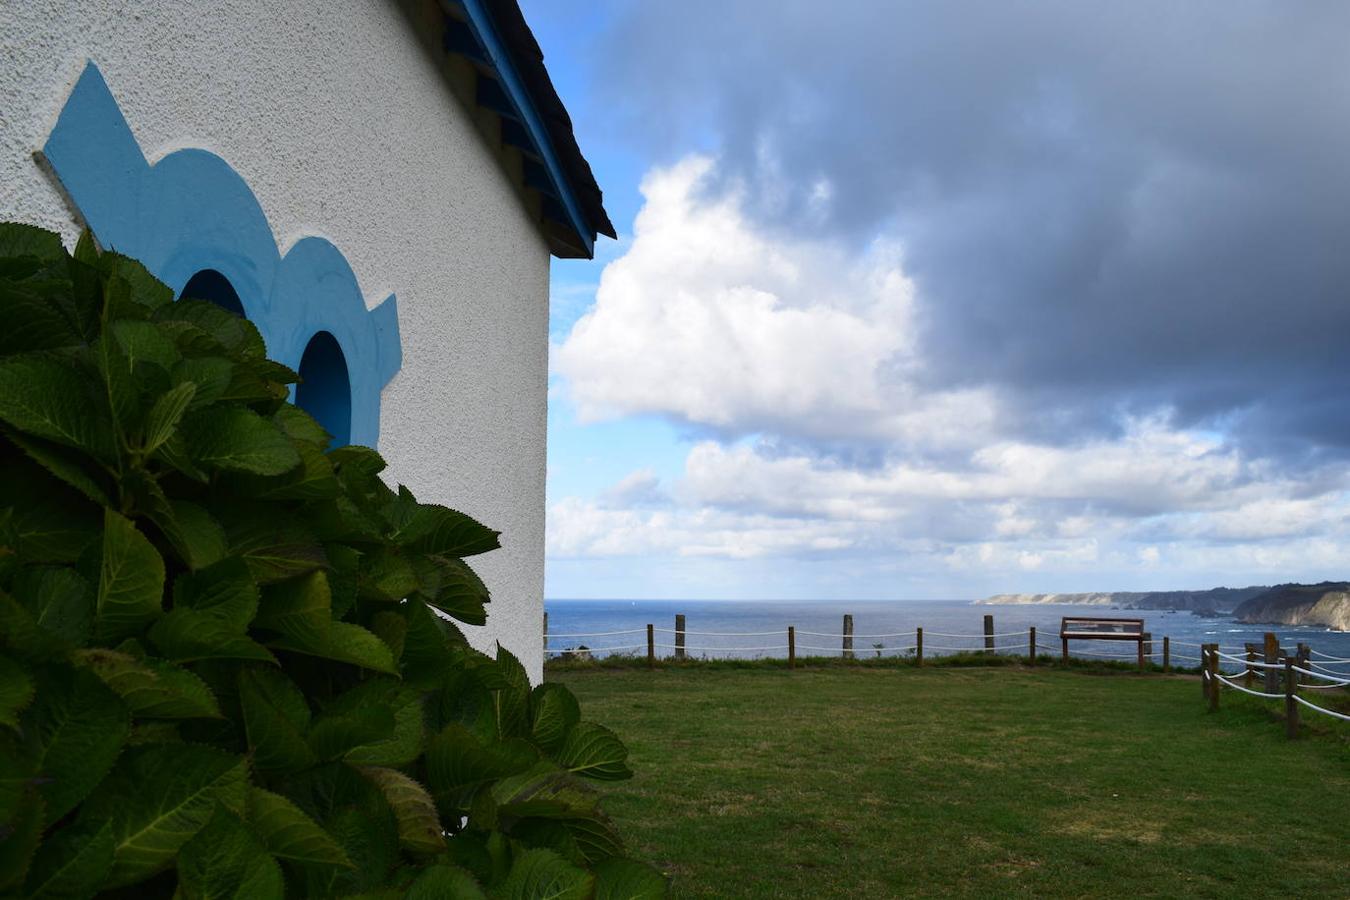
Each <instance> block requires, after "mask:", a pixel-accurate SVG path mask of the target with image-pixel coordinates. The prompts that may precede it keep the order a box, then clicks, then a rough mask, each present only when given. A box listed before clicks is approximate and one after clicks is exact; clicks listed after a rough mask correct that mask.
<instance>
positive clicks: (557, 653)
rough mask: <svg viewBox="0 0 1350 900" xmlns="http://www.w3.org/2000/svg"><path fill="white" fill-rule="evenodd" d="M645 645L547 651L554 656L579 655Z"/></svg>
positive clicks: (637, 647)
mask: <svg viewBox="0 0 1350 900" xmlns="http://www.w3.org/2000/svg"><path fill="white" fill-rule="evenodd" d="M645 649H647V645H645V644H634V645H633V646H587V648H585V649H582V648H566V649H562V650H549V653H552V654H555V656H580V654H583V653H587V654H590V653H621V652H626V650H645Z"/></svg>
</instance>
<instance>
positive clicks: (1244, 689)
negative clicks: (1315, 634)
mask: <svg viewBox="0 0 1350 900" xmlns="http://www.w3.org/2000/svg"><path fill="white" fill-rule="evenodd" d="M1263 652H1264V655H1265V657H1266V660H1265V661H1258V660H1255V659H1253V658H1252V657H1253V656H1255V654H1256V648H1255V646H1254V645H1249V646H1248V647H1247V651H1246V653H1247V655H1246V658H1243V657H1239V656H1236V655H1234V654H1231V653H1225V652H1223V651H1222V650H1220V649H1219V645H1218V644H1204V645H1202V646H1201V648H1200V656H1201V666H1202V668H1201V674H1202V675H1203V677H1202V678H1201V679H1200V682H1201V687H1202V689H1203V690H1204V695H1205V699H1206V701H1207V702H1208V704H1209V709H1210V711H1211V712H1213V711H1215V710H1217V709H1218V708H1219V696H1220V694H1221V693H1222V691H1223V688H1229V689H1230V690H1234V691H1238V692H1239V693H1242V694H1247V695H1249V696H1252V697H1257V698H1259V699H1262V700H1283V701H1284V721H1285V734H1286V735H1287V736H1288V737H1289V738H1291V739H1293V738H1296V737H1298V731H1299V719H1300V710H1303V709H1306V710H1312V711H1313V712H1316V713H1318V714H1320V715H1325V716H1328V717H1330V718H1332V719H1337V720H1340V721H1343V722H1350V714H1347V713H1343V712H1340V711H1339V710H1335V709H1330V708H1328V707H1326V706H1322V705H1319V704H1317V703H1313V702H1312V701H1311V700H1309V699H1307V698H1306V697H1303V696H1300V694H1299V692H1300V691H1302V690H1315V691H1327V690H1332V691H1340V690H1344V689H1346V688H1348V687H1350V677H1338V676H1341V675H1344V674H1345V673H1339V672H1338V673H1336V674H1335V675H1328V674H1326V673H1325V672H1320V671H1318V670H1317V668H1315V666H1317V663H1315V662H1313V661H1312V660H1311V656H1312V655H1313V654H1314V653H1316V652H1317V651H1313V650H1311V648H1309V647H1308V646H1307V645H1306V644H1299V645H1298V648H1297V651H1296V653H1295V654H1291V653H1289V652H1288V651H1287V650H1281V649H1280V647H1279V642H1278V639H1277V638H1276V637H1275V635H1274V634H1267V635H1266V642H1265V645H1264V647H1263ZM1320 655H1322V656H1324V657H1325V656H1326V654H1320ZM1221 660H1222V661H1226V662H1236V663H1241V664H1242V666H1243V669H1242V671H1241V672H1221V671H1219V663H1220V661H1221ZM1258 675H1259V676H1260V677H1262V678H1263V680H1264V683H1263V684H1262V688H1263V689H1262V690H1256V689H1254V688H1253V687H1252V686H1251V685H1252V679H1253V678H1255V677H1257V676H1258ZM1236 678H1245V679H1246V681H1247V684H1245V685H1242V684H1238V683H1237V682H1236V681H1235V680H1234V679H1236ZM1310 679H1316V680H1317V681H1319V682H1322V683H1320V684H1313V683H1310ZM1281 687H1282V688H1283V690H1281Z"/></svg>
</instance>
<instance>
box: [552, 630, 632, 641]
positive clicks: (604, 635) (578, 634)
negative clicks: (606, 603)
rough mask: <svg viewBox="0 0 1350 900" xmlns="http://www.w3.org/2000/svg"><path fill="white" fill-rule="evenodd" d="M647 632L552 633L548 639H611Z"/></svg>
mask: <svg viewBox="0 0 1350 900" xmlns="http://www.w3.org/2000/svg"><path fill="white" fill-rule="evenodd" d="M646 630H647V629H645V628H630V629H628V630H627V631H585V632H575V633H571V634H553V633H550V634H549V636H548V637H549V640H552V639H553V638H578V637H609V636H610V635H614V634H642V632H644V631H646Z"/></svg>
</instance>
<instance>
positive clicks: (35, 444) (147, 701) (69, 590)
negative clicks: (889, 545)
mask: <svg viewBox="0 0 1350 900" xmlns="http://www.w3.org/2000/svg"><path fill="white" fill-rule="evenodd" d="M0 308H2V309H3V310H4V328H3V330H0V457H3V466H4V476H3V478H0V894H6V895H17V896H51V897H58V896H59V897H72V896H74V897H87V896H92V895H95V894H99V893H101V892H111V894H115V895H121V896H136V897H157V896H162V897H170V896H175V897H183V898H194V897H249V898H264V900H265V898H272V897H282V896H285V895H290V896H306V897H324V896H357V895H360V896H364V897H385V896H402V895H405V894H406V896H409V897H423V898H427V897H482V896H494V897H576V898H587V897H596V898H609V897H647V896H661V895H662V894H663V893H664V888H665V886H664V882H663V879H662V878H661V876H660V875H659V874H657V873H656V872H654V871H653V870H651V869H649V868H647V867H646V866H643V865H641V864H639V863H636V862H633V861H631V860H629V859H626V858H625V857H624V856H623V855H622V844H621V842H620V839H619V837H618V835H617V834H615V832H614V830H613V828H612V827H611V825H610V823H609V821H608V819H607V818H606V817H605V816H604V815H603V813H602V812H601V811H600V809H599V807H598V805H597V795H596V793H595V791H594V790H593V789H592V788H591V787H589V786H588V785H587V783H586V780H587V779H589V780H598V781H604V780H610V779H622V778H627V777H629V776H630V775H631V772H630V771H629V769H628V767H627V765H626V764H625V758H626V756H627V751H626V750H625V748H624V747H623V745H622V744H621V743H620V742H619V740H618V739H617V738H616V737H615V736H614V735H613V734H612V733H610V732H609V731H607V730H606V729H605V728H603V727H601V726H599V725H595V724H591V723H586V722H583V721H581V715H580V711H579V709H578V707H577V702H576V700H575V699H574V698H573V696H572V695H571V694H570V693H569V692H568V691H567V689H566V688H563V687H561V686H559V685H543V686H540V687H537V688H534V689H533V690H532V689H531V688H530V684H529V681H528V679H527V678H526V675H525V671H524V669H523V668H522V667H521V665H520V663H519V662H518V661H517V660H516V659H515V657H513V656H512V655H511V654H510V653H508V652H506V651H505V650H502V649H499V650H498V653H497V657H496V658H495V659H492V658H489V657H487V656H485V655H483V654H480V653H477V652H475V651H474V650H472V649H471V648H470V647H469V646H468V645H467V644H466V643H465V641H464V638H463V636H462V635H461V634H460V632H459V631H458V630H457V628H456V627H455V626H454V625H453V624H451V623H450V622H449V621H447V620H446V619H445V618H444V617H442V616H441V615H438V612H439V613H444V614H446V615H448V616H450V617H453V618H454V619H456V620H458V621H460V622H464V623H470V624H482V623H483V622H484V621H485V618H486V616H485V611H484V604H486V603H487V601H488V591H487V588H486V587H485V586H484V585H483V582H482V581H481V580H479V578H478V576H477V575H475V574H474V572H473V570H472V569H471V568H470V567H469V566H468V565H467V564H466V563H465V562H464V557H468V556H473V555H475V554H479V553H483V552H486V551H489V550H492V549H493V548H495V547H497V545H498V544H497V533H496V532H494V531H492V530H490V529H488V528H486V527H484V526H483V525H481V524H479V523H478V522H476V521H474V520H473V519H471V518H469V517H468V516H465V515H463V514H461V513H458V512H455V511H453V510H450V509H447V508H445V507H442V506H435V505H430V504H424V503H418V502H417V501H416V500H415V499H414V498H413V496H412V494H411V493H409V492H408V491H407V489H405V488H400V489H399V490H398V491H393V490H391V489H390V488H388V487H387V486H386V485H385V484H384V482H383V481H382V480H381V479H380V477H379V473H380V471H381V470H382V469H383V468H384V462H383V461H382V460H381V459H380V457H379V455H378V454H376V453H375V451H373V450H370V449H367V448H364V447H341V448H338V449H335V450H332V451H327V446H328V443H329V436H328V435H327V434H326V433H325V432H324V431H323V429H322V428H321V427H319V425H318V424H317V423H316V422H315V420H314V419H312V418H311V417H310V416H308V415H306V414H305V413H304V412H303V411H301V410H300V409H298V408H296V407H295V406H293V405H291V404H290V403H289V402H287V396H288V393H289V391H288V387H287V385H288V384H289V383H291V382H294V381H295V380H296V376H295V374H294V373H293V372H291V371H290V370H288V369H287V368H286V367H284V366H281V365H279V364H277V363H275V362H272V361H270V360H268V359H267V357H266V354H265V352H264V347H263V342H262V339H261V338H260V337H259V335H258V332H257V331H256V330H255V329H254V328H253V327H252V325H250V324H249V323H248V322H247V321H245V320H243V319H240V318H238V317H236V316H234V315H231V314H230V313H227V312H225V311H224V310H221V309H219V308H217V307H215V306H212V305H211V304H208V303H204V302H199V301H192V300H187V301H181V302H174V298H173V295H172V293H171V292H170V291H169V289H168V288H166V287H165V286H164V285H163V284H161V283H159V282H158V281H156V280H155V279H154V278H153V277H151V276H150V275H149V274H148V273H147V272H146V270H145V269H144V268H142V267H141V266H140V265H139V264H137V263H136V262H134V261H132V260H129V259H127V258H125V257H122V256H119V255H117V254H115V253H99V252H98V251H97V250H96V249H95V248H94V245H93V242H92V241H91V240H90V239H89V238H88V237H87V236H86V237H85V238H84V239H82V240H81V241H80V244H79V246H78V247H77V248H76V250H75V253H74V254H73V256H72V255H69V254H67V253H66V251H65V249H64V248H63V247H62V245H61V242H60V240H59V239H58V237H57V236H56V235H54V234H50V233H48V232H44V231H40V230H38V229H34V228H29V227H26V226H15V225H7V226H0Z"/></svg>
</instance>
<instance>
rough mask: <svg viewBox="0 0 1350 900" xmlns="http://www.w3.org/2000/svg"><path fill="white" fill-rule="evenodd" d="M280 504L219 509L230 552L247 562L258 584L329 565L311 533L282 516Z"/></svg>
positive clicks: (316, 539)
mask: <svg viewBox="0 0 1350 900" xmlns="http://www.w3.org/2000/svg"><path fill="white" fill-rule="evenodd" d="M276 507H277V504H239V505H238V506H235V507H232V508H226V509H220V510H217V513H218V514H219V515H221V518H222V521H224V523H225V531H226V534H227V535H228V536H229V541H230V550H231V552H232V553H234V554H235V555H237V556H240V557H242V558H243V559H244V561H245V562H246V563H248V567H249V571H251V572H252V573H253V577H254V579H255V580H256V581H257V582H258V583H259V584H270V583H271V582H274V581H284V580H286V579H287V578H294V577H295V576H297V575H304V574H305V573H306V572H313V571H314V570H315V569H322V568H324V567H326V566H327V565H328V557H327V556H326V555H325V554H324V552H323V546H322V545H321V544H320V543H319V540H318V538H317V537H316V536H315V535H314V533H313V532H312V531H310V530H309V529H308V528H306V527H305V526H304V525H302V524H301V523H300V522H298V521H296V520H295V519H293V518H291V517H289V516H287V515H284V514H279V511H278V510H277V508H276Z"/></svg>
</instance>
